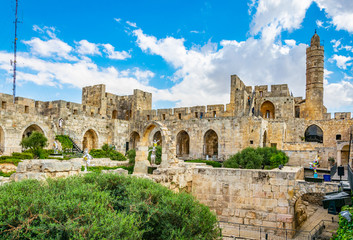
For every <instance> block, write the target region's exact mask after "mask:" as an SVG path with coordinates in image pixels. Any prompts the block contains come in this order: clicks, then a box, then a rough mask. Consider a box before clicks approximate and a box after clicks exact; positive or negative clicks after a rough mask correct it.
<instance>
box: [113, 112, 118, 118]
mask: <svg viewBox="0 0 353 240" xmlns="http://www.w3.org/2000/svg"><path fill="white" fill-rule="evenodd" d="M112 119H118V111H117V110H113V112H112Z"/></svg>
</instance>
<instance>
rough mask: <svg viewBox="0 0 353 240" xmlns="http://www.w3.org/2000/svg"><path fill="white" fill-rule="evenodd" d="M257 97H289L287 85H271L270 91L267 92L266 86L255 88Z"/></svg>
mask: <svg viewBox="0 0 353 240" xmlns="http://www.w3.org/2000/svg"><path fill="white" fill-rule="evenodd" d="M255 93H256V96H257V97H289V96H290V94H289V88H288V85H287V84H276V85H271V91H268V86H267V85H260V86H255Z"/></svg>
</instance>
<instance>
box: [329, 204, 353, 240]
mask: <svg viewBox="0 0 353 240" xmlns="http://www.w3.org/2000/svg"><path fill="white" fill-rule="evenodd" d="M345 210H348V211H349V212H350V213H351V214H353V207H348V206H344V207H342V211H345ZM338 225H339V226H338V229H337V233H336V234H335V235H334V236H333V237H332V238H331V239H333V240H346V239H353V221H351V222H348V221H347V219H345V218H344V217H342V216H341V215H340V218H339V222H338Z"/></svg>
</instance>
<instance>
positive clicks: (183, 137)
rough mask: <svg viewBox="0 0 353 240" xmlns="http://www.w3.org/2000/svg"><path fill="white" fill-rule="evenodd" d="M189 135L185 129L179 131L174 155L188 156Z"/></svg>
mask: <svg viewBox="0 0 353 240" xmlns="http://www.w3.org/2000/svg"><path fill="white" fill-rule="evenodd" d="M189 145H190V137H189V134H188V133H187V132H185V131H180V132H179V133H178V135H177V144H176V155H177V157H188V156H189V147H190V146H189Z"/></svg>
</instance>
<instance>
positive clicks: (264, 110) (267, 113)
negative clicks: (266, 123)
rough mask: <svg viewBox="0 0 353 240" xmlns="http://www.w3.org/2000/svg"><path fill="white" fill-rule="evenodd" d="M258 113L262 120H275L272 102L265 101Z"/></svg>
mask: <svg viewBox="0 0 353 240" xmlns="http://www.w3.org/2000/svg"><path fill="white" fill-rule="evenodd" d="M260 112H261V114H262V117H263V118H266V119H274V118H275V105H273V103H272V102H270V101H266V102H264V103H263V104H262V105H261V108H260Z"/></svg>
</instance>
